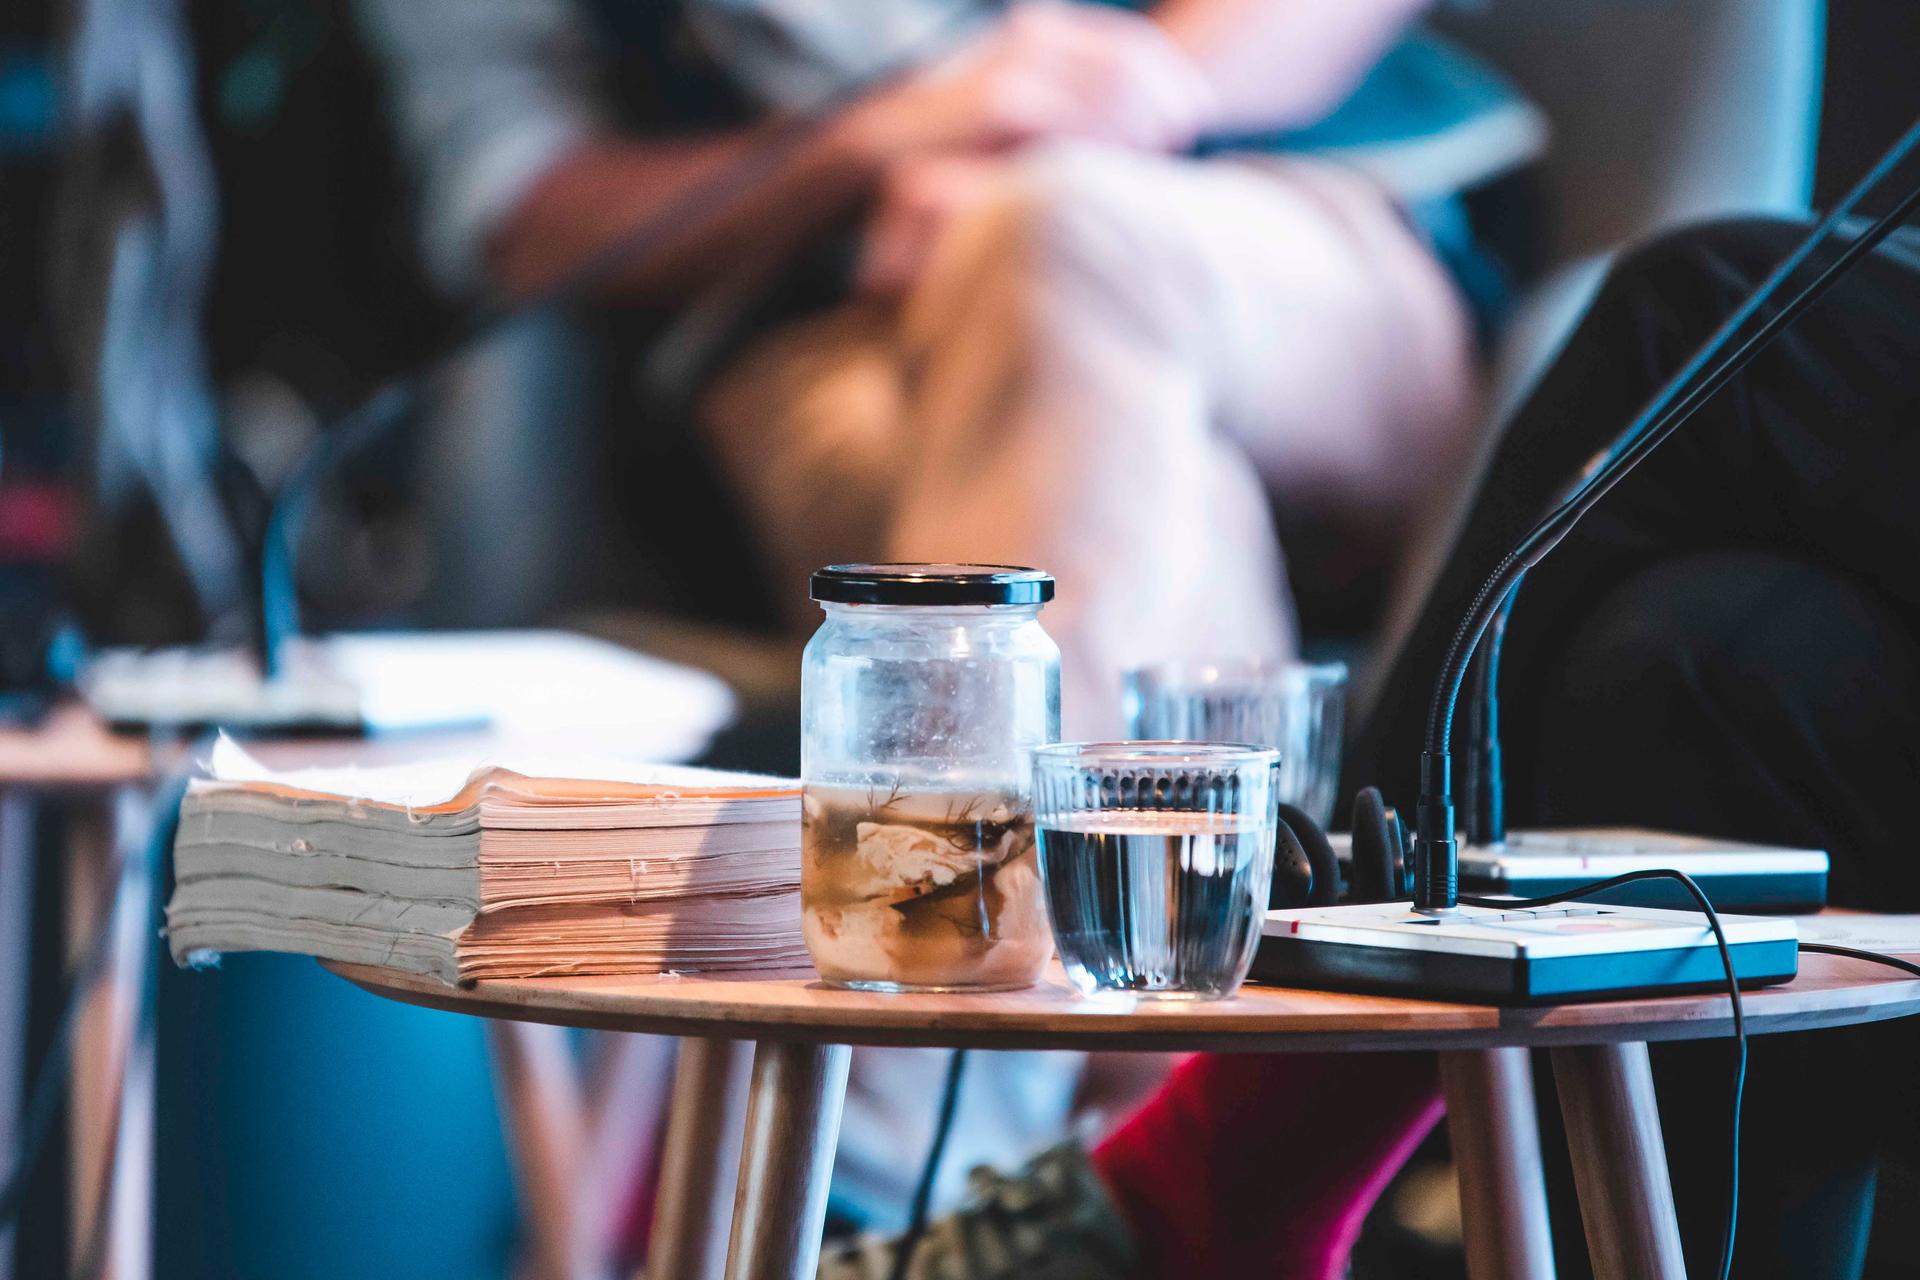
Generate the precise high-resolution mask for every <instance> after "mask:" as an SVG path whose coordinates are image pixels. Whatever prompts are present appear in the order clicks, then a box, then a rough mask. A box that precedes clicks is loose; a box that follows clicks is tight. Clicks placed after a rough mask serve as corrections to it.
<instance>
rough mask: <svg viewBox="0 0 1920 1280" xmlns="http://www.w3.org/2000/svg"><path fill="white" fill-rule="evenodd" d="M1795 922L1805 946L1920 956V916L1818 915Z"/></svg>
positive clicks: (1826, 912)
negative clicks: (1817, 944) (1822, 944)
mask: <svg viewBox="0 0 1920 1280" xmlns="http://www.w3.org/2000/svg"><path fill="white" fill-rule="evenodd" d="M1793 921H1794V923H1795V924H1796V925H1798V926H1799V928H1800V941H1802V942H1829V943H1832V944H1834V945H1835V946H1841V947H1854V948H1857V949H1858V950H1861V951H1878V952H1881V953H1883V954H1885V955H1893V956H1900V955H1920V915H1884V916H1883V915H1874V914H1872V913H1869V912H1854V911H1822V912H1821V913H1820V914H1819V915H1813V916H1795V917H1793Z"/></svg>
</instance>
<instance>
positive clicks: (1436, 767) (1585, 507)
mask: <svg viewBox="0 0 1920 1280" xmlns="http://www.w3.org/2000/svg"><path fill="white" fill-rule="evenodd" d="M1916 142H1920V122H1916V123H1915V124H1914V126H1913V127H1911V128H1910V129H1909V130H1908V131H1907V133H1906V134H1905V135H1904V136H1902V137H1901V139H1900V140H1899V141H1898V142H1896V143H1895V144H1894V145H1893V147H1892V148H1891V149H1890V150H1889V151H1888V152H1887V154H1886V155H1885V156H1883V157H1882V158H1881V160H1880V161H1879V163H1877V164H1876V165H1875V166H1874V167H1873V169H1872V170H1871V171H1870V172H1869V174H1868V175H1867V177H1866V178H1865V179H1862V181H1861V184H1860V185H1859V186H1857V187H1856V188H1855V189H1854V191H1853V192H1852V193H1850V194H1849V196H1848V199H1847V201H1845V202H1844V205H1845V206H1846V207H1848V208H1850V207H1851V206H1852V205H1853V203H1855V202H1856V201H1857V199H1858V198H1859V196H1860V195H1861V194H1862V192H1863V189H1864V188H1866V187H1868V186H1871V185H1874V184H1876V183H1877V182H1878V181H1879V179H1880V178H1882V177H1883V176H1884V175H1885V174H1886V173H1887V172H1890V171H1891V170H1892V169H1893V168H1894V167H1895V166H1897V165H1898V164H1899V163H1900V162H1901V161H1902V160H1904V159H1905V158H1906V156H1907V154H1908V153H1909V152H1910V151H1911V150H1912V149H1913V147H1914V145H1915V143H1916ZM1915 208H1920V187H1916V188H1914V189H1913V190H1911V191H1909V192H1908V193H1907V194H1906V195H1905V196H1904V197H1903V198H1902V199H1901V200H1900V201H1899V202H1898V203H1897V204H1896V205H1895V206H1894V207H1893V209H1892V210H1890V211H1889V212H1887V213H1886V214H1884V215H1882V216H1881V217H1880V218H1878V219H1876V220H1875V221H1874V223H1873V224H1872V225H1871V226H1870V227H1868V228H1867V229H1866V230H1865V231H1863V232H1862V233H1861V234H1860V235H1859V236H1857V237H1856V238H1854V240H1853V241H1852V242H1850V243H1849V244H1848V245H1847V247H1846V248H1845V249H1844V250H1843V251H1842V252H1841V253H1840V255H1839V256H1838V257H1836V258H1835V259H1834V261H1833V262H1832V263H1831V264H1830V265H1828V266H1827V267H1826V268H1825V269H1824V270H1823V271H1821V273H1820V274H1819V275H1818V276H1816V277H1815V278H1814V279H1813V280H1812V281H1811V282H1810V283H1809V284H1808V285H1807V286H1806V287H1805V288H1803V289H1802V290H1801V291H1800V292H1799V293H1797V294H1795V295H1794V296H1793V297H1791V298H1789V299H1788V300H1787V301H1786V302H1785V303H1784V304H1782V305H1781V306H1780V307H1779V309H1778V310H1776V311H1775V312H1774V313H1773V314H1772V315H1771V316H1769V317H1768V318H1767V320H1766V322H1765V323H1764V324H1762V325H1761V326H1760V328H1758V329H1757V330H1755V331H1754V333H1753V334H1752V335H1751V336H1750V337H1748V338H1747V339H1746V341H1744V342H1743V343H1741V344H1740V346H1739V347H1738V348H1736V349H1735V350H1734V352H1733V353H1732V354H1731V355H1729V356H1727V357H1725V358H1724V359H1723V360H1721V361H1720V362H1719V363H1718V364H1717V365H1715V366H1714V368H1713V369H1712V371H1711V372H1709V373H1707V374H1706V376H1704V377H1702V378H1701V379H1700V380H1699V381H1698V382H1697V383H1695V384H1694V385H1693V386H1691V387H1690V388H1686V389H1685V391H1684V394H1678V393H1679V392H1680V391H1681V389H1682V388H1685V387H1686V382H1687V378H1686V377H1685V376H1680V375H1677V376H1676V377H1675V378H1674V379H1672V380H1671V381H1669V382H1668V384H1667V385H1666V386H1665V387H1664V388H1662V390H1661V391H1660V392H1659V393H1658V394H1657V395H1656V396H1655V397H1654V399H1653V401H1652V403H1651V404H1650V405H1649V407H1648V410H1646V411H1643V413H1642V414H1641V415H1640V417H1639V418H1637V419H1636V420H1635V422H1634V423H1633V424H1632V425H1630V426H1629V427H1628V429H1627V431H1626V432H1624V433H1622V437H1621V440H1620V442H1619V443H1617V444H1616V445H1615V446H1614V447H1613V448H1611V449H1609V450H1608V452H1607V454H1606V455H1605V457H1604V460H1603V461H1602V463H1601V465H1600V466H1599V467H1598V468H1596V469H1594V470H1592V471H1590V472H1589V473H1588V475H1587V476H1586V477H1585V478H1584V479H1583V480H1582V481H1581V482H1580V484H1579V485H1578V486H1577V487H1576V488H1575V489H1574V491H1573V493H1572V494H1571V495H1569V496H1568V498H1567V499H1566V500H1565V501H1564V502H1562V503H1561V504H1560V506H1559V507H1557V508H1556V509H1555V510H1554V511H1553V512H1552V513H1550V514H1549V515H1548V516H1547V517H1546V518H1545V519H1544V520H1542V521H1541V522H1540V523H1539V524H1537V525H1535V526H1534V527H1533V529H1532V530H1531V531H1530V532H1529V533H1528V534H1527V536H1526V537H1525V538H1523V539H1522V540H1521V542H1520V544H1519V545H1518V546H1517V547H1515V548H1514V549H1513V550H1512V551H1510V552H1508V553H1507V555H1506V556H1505V558H1503V559H1502V560H1501V561H1500V563H1499V565H1498V566H1497V567H1496V568H1495V569H1494V571H1493V573H1492V575H1491V576H1489V577H1488V579H1487V580H1486V582H1485V583H1484V584H1482V586H1481V587H1480V590H1479V591H1478V592H1477V593H1476V594H1475V596H1474V598H1473V602H1472V603H1471V605H1469V607H1468V609H1467V613H1466V615H1465V616H1464V617H1463V618H1462V619H1461V620H1460V625H1459V626H1458V628H1456V630H1455V631H1454V634H1453V638H1452V640H1451V641H1450V642H1449V644H1448V646H1447V651H1446V658H1445V661H1444V662H1443V663H1442V666H1441V671H1440V679H1439V681H1438V682H1437V683H1436V685H1435V687H1434V694H1433V701H1432V703H1431V704H1430V705H1429V707H1428V711H1427V727H1426V737H1425V741H1424V743H1423V750H1422V754H1421V758H1420V804H1419V807H1418V809H1417V818H1418V822H1419V835H1418V837H1417V839H1416V840H1415V843H1414V863H1415V867H1414V906H1415V908H1416V909H1418V910H1422V911H1450V910H1452V909H1454V908H1455V907H1456V906H1458V905H1459V874H1460V872H1459V851H1458V849H1457V847H1456V845H1455V842H1454V814H1453V765H1452V759H1451V756H1450V754H1449V753H1450V751H1451V746H1452V738H1453V716H1454V709H1455V707H1456V705H1457V704H1458V702H1459V699H1460V689H1461V685H1462V684H1463V682H1464V681H1465V679H1466V673H1467V670H1468V668H1469V666H1470V664H1471V663H1472V661H1473V657H1474V652H1475V649H1476V648H1477V646H1478V645H1479V643H1480V639H1481V637H1482V636H1483V635H1484V634H1485V632H1486V630H1487V627H1488V626H1489V624H1490V623H1491V622H1492V620H1493V618H1494V616H1495V615H1496V614H1497V613H1498V612H1499V611H1500V609H1501V607H1502V606H1503V605H1504V604H1505V603H1506V602H1507V600H1508V598H1509V597H1510V596H1511V594H1512V593H1513V590H1514V588H1515V587H1516V586H1517V585H1518V584H1519V582H1520V579H1521V578H1522V577H1523V576H1524V575H1525V574H1526V572H1527V571H1528V570H1529V569H1531V568H1533V567H1534V566H1535V565H1537V564H1538V563H1540V561H1541V560H1543V559H1545V558H1546V557H1547V556H1548V555H1549V554H1550V553H1551V552H1552V551H1553V549H1554V547H1556V546H1558V545H1559V544H1560V540H1561V539H1563V538H1565V537H1566V536H1567V534H1568V533H1569V532H1570V531H1571V530H1572V529H1573V527H1574V526H1575V525H1576V524H1578V523H1579V521H1580V520H1581V518H1582V517H1584V516H1585V515H1586V513H1587V512H1588V511H1591V510H1592V509H1593V507H1594V506H1595V505H1596V504H1597V503H1598V502H1599V501H1600V499H1601V498H1603V497H1605V496H1606V495H1607V494H1608V493H1609V492H1610V491H1612V489H1613V487H1614V486H1615V485H1617V484H1618V483H1619V482H1620V481H1621V480H1623V479H1625V478H1626V476H1627V475H1628V474H1630V473H1631V472H1632V471H1633V469H1634V468H1635V467H1637V466H1639V465H1640V463H1641V462H1642V461H1644V460H1645V459H1646V458H1647V457H1648V456H1649V455H1650V454H1652V452H1653V451H1654V450H1655V449H1657V448H1659V447H1660V445H1661V444H1662V443H1664V442H1665V441H1666V440H1667V439H1668V437H1670V436H1671V435H1672V434H1673V432H1674V431H1675V430H1676V429H1678V428H1679V426H1680V425H1681V424H1682V423H1684V422H1686V421H1687V419H1689V418H1691V417H1692V416H1693V414H1694V413H1696V412H1697V411H1698V410H1699V409H1700V407H1701V406H1702V405H1704V404H1705V403H1706V402H1707V400H1708V399H1710V398H1711V397H1712V396H1713V395H1714V394H1715V393H1717V392H1718V391H1719V390H1720V389H1721V388H1722V387H1724V386H1725V385H1726V384H1727V383H1728V382H1729V381H1731V380H1732V379H1733V378H1734V377H1735V376H1736V375H1738V374H1739V372H1740V371H1741V370H1742V369H1744V368H1746V366H1747V365H1748V364H1749V363H1750V362H1751V361H1752V360H1753V358H1754V357H1755V356H1756V355H1758V354H1759V353H1760V352H1761V351H1762V350H1764V349H1765V348H1766V347H1767V346H1768V345H1769V344H1771V343H1772V341H1773V340H1774V339H1775V338H1776V337H1778V336H1779V335H1780V333H1781V332H1782V331H1783V330H1784V329H1785V328H1786V327H1787V326H1788V325H1790V324H1792V323H1793V322H1794V321H1795V320H1797V319H1798V318H1799V317H1800V315H1801V314H1802V313H1803V312H1804V311H1805V310H1806V309H1807V308H1808V307H1809V306H1811V305H1813V303H1814V302H1816V301H1817V300H1818V299H1819V298H1821V297H1822V296H1824V295H1825V293H1826V292H1827V290H1828V289H1830V288H1832V287H1833V285H1834V284H1835V283H1836V282H1838V281H1839V279H1840V278H1841V277H1842V276H1844V275H1845V274H1846V273H1847V272H1848V271H1849V270H1850V269H1851V268H1852V266H1853V265H1854V263H1856V262H1858V261H1859V260H1860V259H1861V258H1862V257H1864V256H1865V255H1866V254H1868V253H1870V252H1871V251H1872V250H1873V249H1874V247H1875V246H1877V245H1878V244H1879V243H1880V242H1881V241H1883V240H1885V239H1886V238H1887V237H1888V236H1889V235H1891V234H1892V233H1893V231H1894V229H1895V228H1896V227H1898V226H1900V225H1901V223H1903V222H1904V221H1905V220H1906V218H1907V216H1908V215H1909V214H1911V213H1912V212H1913V210H1914V209H1915ZM1836 225H1837V219H1836V218H1835V217H1834V216H1833V215H1829V216H1828V217H1827V218H1826V219H1825V220H1823V221H1822V222H1821V223H1820V225H1819V226H1817V227H1816V228H1814V230H1813V232H1812V233H1811V234H1810V235H1809V236H1808V237H1807V238H1806V240H1805V241H1804V242H1803V243H1802V244H1801V246H1800V248H1799V249H1796V250H1795V251H1794V253H1793V254H1792V255H1790V257H1789V259H1788V261H1789V262H1791V263H1794V264H1795V265H1798V263H1799V262H1803V261H1805V260H1806V258H1807V257H1808V256H1810V255H1811V253H1812V252H1813V250H1814V249H1815V248H1817V247H1818V246H1819V244H1820V243H1821V242H1822V241H1823V240H1824V239H1825V238H1826V236H1827V235H1828V234H1830V233H1831V232H1832V231H1833V230H1834V229H1835V227H1836ZM1783 265H1785V264H1783ZM1784 279H1785V275H1784V274H1783V273H1782V272H1781V271H1780V270H1778V269H1776V270H1775V272H1774V273H1773V275H1772V276H1770V277H1768V279H1767V280H1766V281H1765V282H1763V283H1762V285H1761V286H1760V287H1759V288H1757V289H1755V290H1754V292H1753V294H1752V295H1750V296H1749V298H1748V299H1747V301H1746V303H1744V304H1742V306H1741V307H1740V308H1739V309H1738V310H1737V311H1736V313H1735V314H1736V315H1743V316H1751V315H1754V314H1757V313H1758V312H1759V310H1760V309H1761V308H1763V307H1764V306H1765V305H1766V304H1767V303H1769V302H1770V301H1771V296H1772V294H1773V292H1775V291H1777V290H1778V289H1779V287H1780V286H1781V284H1782V282H1783V281H1784ZM1727 330H1728V326H1727V325H1723V326H1722V327H1721V331H1720V332H1719V333H1716V334H1715V335H1714V337H1713V338H1712V339H1709V341H1708V343H1707V345H1706V346H1705V347H1703V348H1702V350H1701V351H1700V352H1699V353H1697V354H1696V355H1695V357H1694V359H1693V360H1690V361H1689V362H1688V364H1687V366H1686V367H1685V368H1683V369H1682V370H1681V375H1689V374H1691V373H1693V372H1695V371H1696V370H1697V369H1699V368H1703V367H1705V366H1706V365H1707V364H1708V363H1709V362H1711V361H1713V360H1714V359H1715V358H1716V357H1717V356H1718V354H1719V350H1718V349H1719V347H1720V346H1722V345H1724V343H1725V342H1726V341H1729V340H1730V336H1729V335H1728V333H1727ZM1643 422H1644V425H1643Z"/></svg>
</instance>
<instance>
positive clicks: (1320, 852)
mask: <svg viewBox="0 0 1920 1280" xmlns="http://www.w3.org/2000/svg"><path fill="white" fill-rule="evenodd" d="M1410 865H1411V859H1410V858H1409V856H1408V849H1407V827H1406V824H1405V823H1404V822H1402V821H1401V820H1400V813H1399V811H1398V810H1397V809H1395V808H1394V807H1393V806H1392V805H1390V804H1388V803H1387V802H1386V800H1385V798H1384V797H1382V796H1381V794H1380V788H1378V787H1363V788H1361V790H1360V793H1359V794H1358V795H1356V796H1355V797H1354V798H1353V853H1352V862H1351V867H1352V871H1351V877H1350V881H1351V882H1350V884H1349V885H1348V888H1347V892H1346V893H1345V894H1344V895H1343V894H1342V893H1341V892H1340V863H1339V860H1338V859H1337V858H1336V857H1335V856H1334V852H1333V845H1332V844H1331V843H1330V842H1329V841H1328V840H1327V834H1326V832H1324V831H1322V830H1321V829H1320V824H1319V823H1317V822H1315V821H1314V820H1313V819H1312V818H1310V817H1308V816H1307V815H1306V814H1305V813H1302V812H1301V811H1300V810H1299V809H1298V808H1296V807H1294V806H1293V805H1290V804H1283V805H1281V806H1280V822H1279V831H1278V833H1277V841H1276V844H1275V846H1274V851H1273V888H1272V889H1271V890H1270V891H1269V893H1268V896H1267V905H1268V906H1269V907H1270V908H1279V907H1303V906H1304V907H1332V906H1337V905H1339V904H1340V903H1342V902H1348V903H1355V902H1391V901H1393V900H1394V899H1395V898H1404V897H1405V896H1406V895H1407V894H1408V893H1409V892H1410V891H1411V888H1412V885H1411V880H1410V878H1409V876H1408V869H1409V867H1410Z"/></svg>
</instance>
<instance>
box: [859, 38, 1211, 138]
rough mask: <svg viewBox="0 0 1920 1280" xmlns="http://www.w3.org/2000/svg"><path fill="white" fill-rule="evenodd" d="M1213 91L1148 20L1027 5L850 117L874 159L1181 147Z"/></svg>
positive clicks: (1205, 113)
mask: <svg viewBox="0 0 1920 1280" xmlns="http://www.w3.org/2000/svg"><path fill="white" fill-rule="evenodd" d="M1215 112H1216V107H1215V104H1214V94H1213V90H1212V88H1211V86H1210V84H1209V82H1208V80H1207V79H1206V77H1205V76H1204V75H1202V74H1201V72H1200V71H1199V69H1198V68H1197V67H1196V66H1195V65H1194V64H1193V63H1192V61H1191V60H1190V59H1189V58H1188V57H1187V55H1186V54H1185V53H1183V52H1182V51H1181V49H1180V47H1179V46H1178V45H1177V44H1176V43H1175V42H1174V41H1173V40H1171V39H1170V38H1168V36H1167V35H1166V34H1165V33H1164V32H1162V31H1161V29H1160V28H1159V27H1158V26H1157V25H1156V24H1155V23H1154V22H1153V21H1151V20H1150V19H1148V18H1146V17H1143V16H1142V15H1140V14H1137V13H1132V12H1129V11H1126V10H1120V9H1111V8H1108V7H1105V6H1101V5H1092V4H1072V3H1069V4H1055V3H1040V4H1025V5H1021V6H1019V7H1018V8H1016V9H1015V10H1014V11H1013V12H1012V13H1011V14H1009V15H1008V16H1007V18H1006V19H1005V20H1003V21H1002V22H1000V23H998V24H996V25H995V26H994V27H993V28H991V29H990V30H988V31H987V32H985V33H984V34H982V35H981V36H980V37H978V38H976V39H975V40H974V41H972V42H971V43H969V44H968V45H966V46H964V47H963V48H961V49H960V50H959V51H957V52H956V53H954V54H952V55H949V56H948V57H947V58H945V59H943V60H941V61H939V62H937V63H934V64H932V65H931V66H928V67H926V68H925V69H923V70H921V71H918V72H915V73H913V74H911V75H909V76H907V77H906V78H905V79H903V80H901V81H899V82H898V83H896V84H893V85H890V86H888V87H886V88H883V89H881V90H880V91H879V92H877V93H876V94H875V95H874V96H873V97H872V98H870V99H868V100H867V101H866V102H864V103H861V104H859V105H858V106H856V107H854V108H852V109H851V110H850V111H849V113H848V121H847V124H848V127H849V129H850V131H851V132H852V133H853V134H854V136H856V137H858V138H859V139H860V141H861V144H862V147H863V150H864V151H865V153H866V154H868V155H869V156H870V157H871V158H873V159H876V160H878V161H879V162H881V163H882V164H891V163H893V162H896V161H899V160H902V159H906V158H908V157H911V156H914V155H918V154H925V153H927V152H937V151H962V152H975V153H978V152H988V151H996V150H1003V149H1006V148H1009V147H1013V146H1017V145H1019V144H1021V143H1025V142H1032V141H1035V140H1039V139H1043V138H1063V137H1072V138H1088V139H1095V140H1099V141H1104V142H1110V143H1113V144H1116V145H1120V146H1129V147H1137V148H1140V149H1144V150H1154V151H1172V150H1178V149H1181V148H1184V147H1185V146H1187V145H1189V144H1190V143H1191V142H1192V141H1193V139H1194V138H1195V137H1196V136H1197V135H1198V134H1199V133H1200V131H1201V130H1202V129H1203V128H1204V127H1205V126H1206V124H1207V122H1208V120H1209V119H1210V118H1211V117H1212V116H1213V115H1214V114H1215Z"/></svg>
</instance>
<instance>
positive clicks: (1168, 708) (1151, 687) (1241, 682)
mask: <svg viewBox="0 0 1920 1280" xmlns="http://www.w3.org/2000/svg"><path fill="white" fill-rule="evenodd" d="M1125 696H1126V702H1125V706H1124V710H1125V712H1126V717H1127V734H1128V736H1129V737H1134V738H1145V739H1183V740H1188V741H1193V742H1251V743H1256V744H1258V745H1260V746H1263V747H1274V748H1276V749H1278V750H1279V752H1280V799H1281V801H1282V802H1283V803H1286V804H1291V805H1296V806H1298V807H1299V809H1300V810H1301V812H1303V813H1305V814H1306V815H1307V816H1308V817H1310V818H1312V819H1313V820H1314V821H1315V822H1317V823H1319V824H1320V825H1321V826H1322V827H1323V828H1324V827H1325V826H1326V825H1327V824H1328V823H1329V822H1330V821H1332V819H1333V800H1334V793H1335V791H1336V789H1337V788H1338V787H1339V784H1340V737H1341V731H1342V728H1343V726H1344V721H1345V718H1346V698H1347V667H1346V664H1345V663H1343V662H1320V663H1308V662H1268V661H1261V660H1242V661H1230V662H1163V663H1157V664H1155V665H1153V666H1147V667H1140V668H1137V669H1135V670H1133V671H1129V672H1128V673H1127V676H1126V695H1125Z"/></svg>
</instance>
